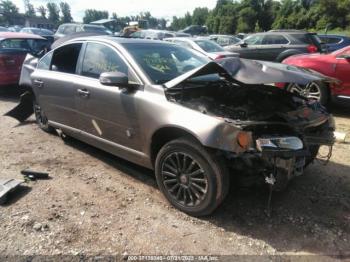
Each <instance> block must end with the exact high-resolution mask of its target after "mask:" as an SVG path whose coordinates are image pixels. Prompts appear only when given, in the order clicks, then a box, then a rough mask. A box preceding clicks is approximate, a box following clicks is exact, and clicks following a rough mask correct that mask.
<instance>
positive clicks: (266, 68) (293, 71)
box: [164, 57, 337, 88]
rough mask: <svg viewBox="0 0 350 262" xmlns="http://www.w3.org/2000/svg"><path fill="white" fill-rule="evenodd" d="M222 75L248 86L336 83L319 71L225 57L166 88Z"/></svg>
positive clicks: (181, 76) (177, 79) (186, 75)
mask: <svg viewBox="0 0 350 262" xmlns="http://www.w3.org/2000/svg"><path fill="white" fill-rule="evenodd" d="M215 73H218V74H220V75H222V76H224V77H226V78H227V79H229V80H232V81H236V82H241V83H242V84H246V85H259V84H272V83H296V84H300V85H307V84H308V83H310V82H313V81H326V82H336V81H337V80H336V79H334V78H330V77H327V76H325V75H322V74H320V73H318V72H316V71H313V70H310V69H305V68H301V67H296V66H291V65H285V64H280V63H273V62H265V61H257V60H248V59H241V58H236V57H233V58H225V59H222V60H220V61H218V62H214V61H211V62H209V63H207V64H206V65H203V66H201V67H198V68H196V69H193V70H191V71H189V72H187V73H185V74H182V75H180V76H178V77H176V78H174V79H172V80H170V81H169V82H167V83H165V84H164V85H165V87H166V88H172V87H175V86H177V85H178V84H180V83H181V82H183V81H185V80H187V79H190V78H194V77H198V76H202V75H208V74H215Z"/></svg>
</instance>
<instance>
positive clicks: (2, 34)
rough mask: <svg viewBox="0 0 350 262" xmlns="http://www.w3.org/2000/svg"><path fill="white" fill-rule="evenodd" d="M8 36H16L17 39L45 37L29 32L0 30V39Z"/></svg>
mask: <svg viewBox="0 0 350 262" xmlns="http://www.w3.org/2000/svg"><path fill="white" fill-rule="evenodd" d="M8 38H16V39H43V40H45V38H43V37H41V36H39V35H34V34H27V33H17V32H0V39H8Z"/></svg>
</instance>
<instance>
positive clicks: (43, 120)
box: [33, 99, 55, 133]
mask: <svg viewBox="0 0 350 262" xmlns="http://www.w3.org/2000/svg"><path fill="white" fill-rule="evenodd" d="M33 110H34V115H35V121H36V123H37V124H38V126H39V127H40V129H41V130H43V131H45V132H47V133H53V132H54V131H55V129H54V128H53V127H52V126H50V125H49V120H48V119H47V117H46V115H45V112H44V110H43V109H42V108H41V106H40V105H39V103H38V102H37V101H36V99H34V101H33Z"/></svg>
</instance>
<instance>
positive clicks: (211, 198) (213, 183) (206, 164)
mask: <svg viewBox="0 0 350 262" xmlns="http://www.w3.org/2000/svg"><path fill="white" fill-rule="evenodd" d="M174 152H182V153H186V154H188V155H190V156H191V157H192V158H193V159H194V160H195V161H197V162H198V164H199V165H200V166H201V167H202V169H203V170H204V171H205V172H206V175H207V178H208V192H207V195H206V196H205V199H204V200H203V202H202V203H200V204H199V205H198V206H196V207H185V206H183V205H181V204H179V203H177V201H176V200H175V199H173V197H172V196H171V195H170V194H169V192H168V190H167V189H166V188H165V186H164V184H163V177H162V174H161V167H162V163H163V161H164V160H165V158H166V157H167V156H168V155H169V154H171V153H174ZM155 173H156V179H157V184H158V187H159V189H160V190H161V191H162V193H163V194H164V195H165V197H166V198H167V200H168V201H169V202H170V203H171V204H172V205H173V206H175V207H176V208H177V209H179V210H181V211H183V212H185V213H187V214H189V215H192V216H203V215H208V214H210V213H212V212H213V211H214V209H215V208H216V207H217V206H218V204H220V203H221V201H222V198H223V197H224V196H222V195H223V194H226V192H222V191H223V190H221V188H220V184H221V186H222V183H223V181H221V173H220V169H219V168H218V167H217V166H216V163H215V162H214V161H213V159H212V158H211V156H210V154H209V153H208V152H206V149H205V148H204V147H203V146H201V145H200V144H199V143H194V142H193V141H190V140H186V139H178V140H174V141H172V142H169V143H168V144H166V145H165V146H164V147H163V148H162V149H161V150H160V151H159V153H158V155H157V159H156V163H155ZM218 191H219V192H218ZM218 193H219V194H218ZM218 195H219V197H218Z"/></svg>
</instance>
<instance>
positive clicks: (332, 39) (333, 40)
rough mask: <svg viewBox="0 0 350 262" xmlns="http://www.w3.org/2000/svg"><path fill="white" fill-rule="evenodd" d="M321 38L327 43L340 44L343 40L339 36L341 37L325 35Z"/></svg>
mask: <svg viewBox="0 0 350 262" xmlns="http://www.w3.org/2000/svg"><path fill="white" fill-rule="evenodd" d="M320 39H321V40H322V42H323V43H325V44H338V43H340V42H341V38H339V37H329V36H328V37H327V36H323V37H320Z"/></svg>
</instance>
